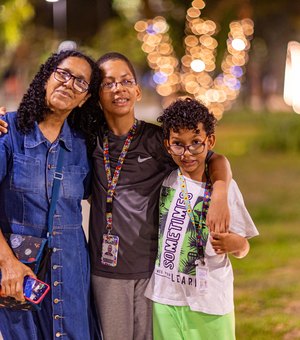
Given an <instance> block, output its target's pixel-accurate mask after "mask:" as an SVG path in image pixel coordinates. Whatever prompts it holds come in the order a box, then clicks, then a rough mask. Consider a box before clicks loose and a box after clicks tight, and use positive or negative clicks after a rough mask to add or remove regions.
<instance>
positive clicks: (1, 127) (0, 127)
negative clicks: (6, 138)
mask: <svg viewBox="0 0 300 340" xmlns="http://www.w3.org/2000/svg"><path fill="white" fill-rule="evenodd" d="M5 114H6V108H5V107H4V106H1V107H0V116H3V115H5ZM1 133H7V123H6V122H4V121H3V120H2V119H0V135H1Z"/></svg>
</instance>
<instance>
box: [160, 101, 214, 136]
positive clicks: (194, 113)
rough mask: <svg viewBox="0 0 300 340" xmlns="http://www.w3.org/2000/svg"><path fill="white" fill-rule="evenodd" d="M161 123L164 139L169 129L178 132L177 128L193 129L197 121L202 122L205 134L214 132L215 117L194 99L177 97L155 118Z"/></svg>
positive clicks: (195, 127) (168, 133)
mask: <svg viewBox="0 0 300 340" xmlns="http://www.w3.org/2000/svg"><path fill="white" fill-rule="evenodd" d="M157 121H158V122H159V123H162V128H163V134H164V138H165V139H169V137H170V129H172V130H174V131H175V132H178V131H179V129H189V130H195V129H197V127H198V124H199V123H202V124H203V127H204V130H205V132H206V134H207V136H210V135H212V134H214V132H215V126H216V124H217V119H216V118H215V116H214V115H213V114H212V113H210V112H209V110H208V108H207V107H206V106H205V105H203V104H201V103H200V102H199V101H198V100H196V99H191V98H185V99H177V100H176V101H175V102H173V103H172V104H171V105H169V106H168V107H167V108H166V109H165V110H164V111H163V114H162V115H161V116H159V117H158V118H157Z"/></svg>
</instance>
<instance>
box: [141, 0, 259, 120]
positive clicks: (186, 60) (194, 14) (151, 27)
mask: <svg viewBox="0 0 300 340" xmlns="http://www.w3.org/2000/svg"><path fill="white" fill-rule="evenodd" d="M204 7H205V2H204V1H203V0H194V1H193V2H192V5H191V7H190V8H189V9H188V10H187V13H186V29H185V32H186V36H185V38H184V46H185V54H184V55H183V56H182V57H181V59H180V60H179V59H178V58H177V56H176V55H175V52H174V49H173V46H172V40H171V38H170V36H169V34H168V30H169V26H168V23H167V22H166V20H165V18H163V17H161V16H160V17H155V18H154V19H152V20H141V21H138V22H137V23H136V24H135V30H136V31H137V37H138V39H139V40H140V41H141V42H142V50H143V51H144V52H145V53H146V54H148V56H147V60H148V65H149V66H150V67H151V69H152V70H153V81H154V83H155V84H156V91H157V93H158V94H159V95H161V96H162V97H164V98H165V97H168V96H170V97H172V98H174V97H176V96H182V94H183V93H185V94H186V95H188V96H192V97H195V98H197V99H198V100H200V101H202V102H203V103H204V104H205V105H207V106H208V108H209V109H210V110H211V111H212V112H213V113H214V114H215V116H216V117H217V118H221V117H222V115H223V112H224V111H225V110H229V109H230V108H231V107H232V104H233V103H234V101H235V100H236V98H237V97H238V95H239V92H240V89H241V84H242V81H243V77H244V75H245V64H246V63H247V61H248V52H249V49H250V41H251V39H252V35H253V32H254V23H253V21H252V20H251V19H249V18H245V19H242V20H235V21H232V22H231V23H230V24H229V33H228V39H227V41H226V45H227V51H226V52H225V54H224V56H223V58H222V60H221V73H219V74H217V75H214V73H215V72H216V69H217V65H216V54H217V47H218V42H217V40H216V39H215V37H214V35H215V34H216V33H217V27H218V26H217V23H215V22H214V21H213V20H207V19H203V18H201V11H202V10H203V8H204ZM164 102H168V100H164Z"/></svg>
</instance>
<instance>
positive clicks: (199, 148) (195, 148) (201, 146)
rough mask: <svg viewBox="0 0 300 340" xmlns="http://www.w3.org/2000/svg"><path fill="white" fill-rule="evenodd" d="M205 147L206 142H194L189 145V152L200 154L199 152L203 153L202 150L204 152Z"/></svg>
mask: <svg viewBox="0 0 300 340" xmlns="http://www.w3.org/2000/svg"><path fill="white" fill-rule="evenodd" d="M204 147H205V144H203V143H201V144H193V145H190V146H189V147H188V149H189V152H190V153H191V154H192V155H198V154H199V153H202V152H203V150H204Z"/></svg>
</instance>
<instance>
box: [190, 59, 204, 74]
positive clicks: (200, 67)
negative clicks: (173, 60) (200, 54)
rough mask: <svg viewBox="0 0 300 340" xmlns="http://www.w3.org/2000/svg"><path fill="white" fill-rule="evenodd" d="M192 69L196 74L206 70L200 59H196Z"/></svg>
mask: <svg viewBox="0 0 300 340" xmlns="http://www.w3.org/2000/svg"><path fill="white" fill-rule="evenodd" d="M191 69H192V70H193V71H195V72H202V71H203V70H204V69H205V64H204V62H203V61H202V60H200V59H195V60H193V61H192V62H191Z"/></svg>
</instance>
